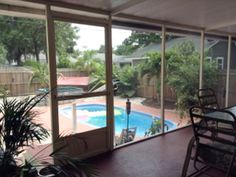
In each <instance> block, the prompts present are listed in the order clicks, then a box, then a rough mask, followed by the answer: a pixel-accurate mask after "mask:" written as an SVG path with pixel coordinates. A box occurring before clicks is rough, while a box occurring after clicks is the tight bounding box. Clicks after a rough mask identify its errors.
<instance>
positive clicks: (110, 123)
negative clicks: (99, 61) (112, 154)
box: [105, 16, 114, 150]
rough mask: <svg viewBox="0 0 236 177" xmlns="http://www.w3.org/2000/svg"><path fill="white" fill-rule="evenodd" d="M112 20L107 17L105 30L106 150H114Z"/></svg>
mask: <svg viewBox="0 0 236 177" xmlns="http://www.w3.org/2000/svg"><path fill="white" fill-rule="evenodd" d="M111 32H112V19H111V16H110V17H109V22H108V25H106V28H105V46H106V90H107V92H108V94H107V135H108V136H107V141H108V143H107V144H108V149H109V150H112V149H113V148H114V114H113V112H114V111H113V109H114V105H113V104H114V103H113V96H114V91H113V83H112V33H111Z"/></svg>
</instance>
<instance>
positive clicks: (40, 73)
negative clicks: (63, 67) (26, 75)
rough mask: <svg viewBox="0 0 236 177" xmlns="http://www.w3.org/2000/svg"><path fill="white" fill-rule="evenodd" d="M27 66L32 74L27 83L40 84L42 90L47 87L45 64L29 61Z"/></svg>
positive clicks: (47, 74)
mask: <svg viewBox="0 0 236 177" xmlns="http://www.w3.org/2000/svg"><path fill="white" fill-rule="evenodd" d="M27 65H29V66H30V67H31V68H32V70H33V74H32V76H31V78H30V80H29V83H30V84H32V83H34V82H37V83H40V86H41V87H42V88H48V87H49V70H48V66H47V64H41V63H39V62H36V61H31V62H29V63H28V64H27Z"/></svg>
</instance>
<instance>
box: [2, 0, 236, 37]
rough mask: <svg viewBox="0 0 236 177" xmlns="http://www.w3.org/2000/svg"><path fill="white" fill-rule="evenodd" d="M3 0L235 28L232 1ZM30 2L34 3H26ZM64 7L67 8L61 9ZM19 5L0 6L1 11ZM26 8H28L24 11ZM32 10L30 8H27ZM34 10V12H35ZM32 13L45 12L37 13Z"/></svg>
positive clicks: (179, 24) (151, 21) (152, 20)
mask: <svg viewBox="0 0 236 177" xmlns="http://www.w3.org/2000/svg"><path fill="white" fill-rule="evenodd" d="M25 1H26V2H24V1H19V0H3V1H1V3H7V4H13V5H16V6H24V7H28V8H37V9H40V10H42V9H44V8H45V7H44V6H42V4H51V5H53V6H54V8H53V9H54V10H59V8H55V7H56V6H58V7H60V8H61V10H62V9H63V12H67V13H72V11H73V10H72V9H74V10H80V11H87V12H88V13H87V14H85V13H84V14H85V15H89V14H90V15H91V16H94V14H100V16H99V15H96V17H97V18H104V16H106V18H108V17H109V15H112V19H113V20H119V21H125V22H140V21H141V22H142V24H145V23H146V24H156V25H159V26H160V25H165V26H167V27H174V28H184V29H192V30H197V31H199V32H200V31H201V30H204V31H206V32H217V33H218V34H222V32H223V34H222V35H226V34H232V35H234V36H235V34H236V33H235V31H236V20H235V19H236V13H235V9H236V1H235V0H227V1H223V0H207V1H206V0H168V1H167V0H97V1H94V0H79V1H78V0H25ZM29 2H34V3H38V5H37V4H36V5H35V4H33V3H29ZM65 8H67V9H65ZM9 9H10V10H13V12H14V10H15V9H19V10H20V11H21V12H22V11H23V10H22V9H21V8H17V7H16V8H9V7H3V8H2V9H0V11H1V12H0V13H2V11H9ZM28 11H30V10H28ZM31 12H32V11H31ZM37 13H38V14H37ZM37 13H36V15H39V14H45V13H41V12H37Z"/></svg>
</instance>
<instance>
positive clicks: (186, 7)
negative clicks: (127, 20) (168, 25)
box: [122, 0, 236, 29]
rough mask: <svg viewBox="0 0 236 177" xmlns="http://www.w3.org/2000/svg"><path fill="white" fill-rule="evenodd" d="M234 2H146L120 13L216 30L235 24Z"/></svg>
mask: <svg viewBox="0 0 236 177" xmlns="http://www.w3.org/2000/svg"><path fill="white" fill-rule="evenodd" d="M235 9H236V1H235V0H226V1H223V0H168V1H167V0H147V1H144V2H142V3H139V4H137V5H134V6H132V7H130V8H127V9H126V10H124V11H123V12H122V13H124V14H132V15H134V16H138V17H146V18H151V19H158V20H164V21H167V22H172V23H179V24H184V25H191V26H197V27H203V28H206V29H208V28H209V29H213V28H214V29H217V28H219V27H222V26H224V25H228V24H230V25H232V23H233V24H236V20H235V19H236V13H235Z"/></svg>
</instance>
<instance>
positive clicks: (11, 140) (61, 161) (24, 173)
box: [0, 93, 98, 177]
mask: <svg viewBox="0 0 236 177" xmlns="http://www.w3.org/2000/svg"><path fill="white" fill-rule="evenodd" d="M47 95H48V93H46V94H39V95H36V96H33V97H32V98H30V97H28V98H25V99H22V100H20V99H16V98H15V99H7V98H3V101H2V103H1V104H0V174H1V176H4V177H18V176H20V177H38V176H47V177H49V176H61V177H65V176H70V177H73V176H80V177H83V176H86V177H92V176H97V174H98V173H97V170H96V168H94V167H91V166H90V165H88V164H85V163H83V161H82V160H81V159H78V158H73V157H69V156H68V155H67V154H66V153H64V151H63V148H65V144H64V145H59V146H58V148H57V149H56V150H54V151H53V152H51V153H50V154H49V157H51V158H52V159H53V160H51V161H48V157H46V158H43V159H38V154H36V155H35V156H33V157H31V158H29V159H25V160H23V161H22V159H20V158H19V155H20V154H22V153H23V152H24V151H25V149H26V148H27V147H30V146H32V143H34V142H39V143H40V142H41V141H43V140H45V139H46V138H48V137H49V133H48V131H47V130H46V129H45V128H44V127H43V126H42V125H41V124H40V123H37V121H36V117H37V114H38V112H37V111H35V110H34V109H33V108H34V107H35V106H36V105H37V104H38V103H39V102H40V101H42V100H43V99H45V97H46V96H47ZM58 140H60V137H59V138H58ZM54 143H55V142H54ZM48 146H50V145H48ZM48 146H47V147H48ZM47 147H46V148H47ZM46 148H44V149H42V150H41V151H40V152H42V151H43V150H45V149H46ZM36 159H37V163H35V161H36ZM55 161H56V163H54V162H55ZM39 169H40V170H39ZM71 169H72V170H71ZM72 172H73V173H72Z"/></svg>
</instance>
